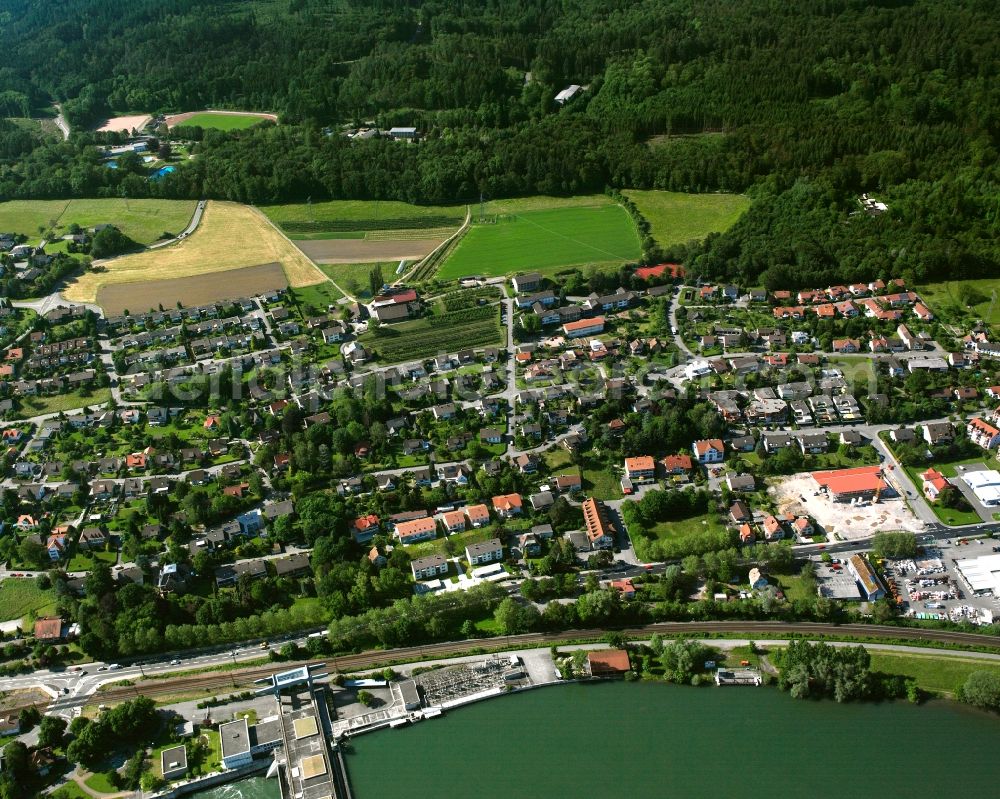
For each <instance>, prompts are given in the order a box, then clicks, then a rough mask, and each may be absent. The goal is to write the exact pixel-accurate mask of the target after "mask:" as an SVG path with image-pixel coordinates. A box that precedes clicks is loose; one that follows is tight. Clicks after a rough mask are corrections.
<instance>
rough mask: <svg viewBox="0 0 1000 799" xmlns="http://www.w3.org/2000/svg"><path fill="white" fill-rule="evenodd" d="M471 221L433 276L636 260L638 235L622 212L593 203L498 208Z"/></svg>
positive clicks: (504, 272) (452, 276)
mask: <svg viewBox="0 0 1000 799" xmlns="http://www.w3.org/2000/svg"><path fill="white" fill-rule="evenodd" d="M496 220H497V221H496V222H493V223H486V224H475V225H473V227H472V229H471V230H469V232H468V233H467V234H466V235H465V237H464V238H463V239H462V240H461V241H460V242H459V243H458V245H457V246H456V247H455V249H454V251H453V252H452V253H451V255H450V256H449V257H448V258H447V259H446V260H445V262H444V263H443V264H442V266H441V268H440V270H439V271H438V273H437V277H439V278H441V279H442V280H456V279H458V278H461V277H465V276H466V275H476V274H478V275H504V274H508V273H511V272H519V271H524V270H528V269H531V270H536V271H540V272H545V271H550V272H551V271H558V270H560V269H564V268H567V267H571V266H585V265H590V264H614V265H616V266H617V265H619V264H622V263H624V262H626V261H635V260H638V259H639V257H640V255H641V252H640V242H639V235H638V233H637V231H636V229H635V225H634V224H633V223H632V219H631V217H630V216H629V215H628V212H627V211H626V210H625V209H624V208H622V207H620V206H617V205H608V204H605V205H594V206H580V207H567V208H555V209H550V210H537V211H525V212H523V213H521V212H517V211H514V212H512V213H511V214H509V215H508V214H500V215H498V216H497V217H496Z"/></svg>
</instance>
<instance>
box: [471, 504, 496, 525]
mask: <svg viewBox="0 0 1000 799" xmlns="http://www.w3.org/2000/svg"><path fill="white" fill-rule="evenodd" d="M465 515H466V516H468V517H469V521H470V522H471V523H472V526H473V527H482V526H483V525H484V524H489V523H490V509H489V508H487V507H486V506H485V505H469V507H467V508H466V509H465Z"/></svg>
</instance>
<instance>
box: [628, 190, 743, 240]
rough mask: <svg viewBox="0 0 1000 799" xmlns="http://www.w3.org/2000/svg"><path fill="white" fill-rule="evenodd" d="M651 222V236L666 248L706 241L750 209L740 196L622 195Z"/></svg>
mask: <svg viewBox="0 0 1000 799" xmlns="http://www.w3.org/2000/svg"><path fill="white" fill-rule="evenodd" d="M622 194H624V195H625V196H626V197H628V198H629V199H630V200H631V201H632V202H634V203H635V205H636V208H638V209H639V213H641V214H642V215H643V216H644V217H645V218H646V221H647V222H649V225H650V232H651V233H652V235H653V238H654V239H656V241H657V242H658V243H659V244H661V245H663V246H668V245H670V244H683V243H684V242H687V241H691V240H692V239H703V238H705V236H707V235H708V234H709V233H721V232H722V231H724V230H728V229H729V228H730V227H732V226H733V224H734V223H735V222H736V220H737V219H739V218H740V216H741V215H742V214H743V212H744V211H746V210H747V208H749V207H750V200H749V199H748V198H747V197H744V196H743V195H741V194H681V193H680V192H674V191H639V190H632V189H630V190H628V191H624V192H622Z"/></svg>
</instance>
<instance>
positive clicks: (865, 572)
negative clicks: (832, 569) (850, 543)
mask: <svg viewBox="0 0 1000 799" xmlns="http://www.w3.org/2000/svg"><path fill="white" fill-rule="evenodd" d="M847 568H848V569H850V571H851V574H853V575H854V579H855V580H857V581H858V587H859V588H860V589H861V595H862V596H863V597H864V598H865V599H867V600H868V601H869V602H871V601H873V600H876V599H881V598H882V597H884V596H885V586H883V585H882V581H881V580H880V579H879V576H878V575H877V574H876V573H875V570H874V569H873V568H872V567H871V564H870V563H869V562H868V561H867V560H865V559H864V557H863V556H861V555H852V556H851V558H850V560H848V561H847Z"/></svg>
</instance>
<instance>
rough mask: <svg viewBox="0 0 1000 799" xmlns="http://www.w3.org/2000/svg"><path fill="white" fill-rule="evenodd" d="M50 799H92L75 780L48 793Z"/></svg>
mask: <svg viewBox="0 0 1000 799" xmlns="http://www.w3.org/2000/svg"><path fill="white" fill-rule="evenodd" d="M49 796H50V797H51V799H92V797H91V795H90V794H89V793H87V792H86V791H85V790H83V788H81V787H80V786H79V785H77V784H76V783H75V782H72V781H69V782H67V783H65V784H64V785H63V786H62V787H61V788H59V790H58V791H56V792H55V793H51V794H49Z"/></svg>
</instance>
